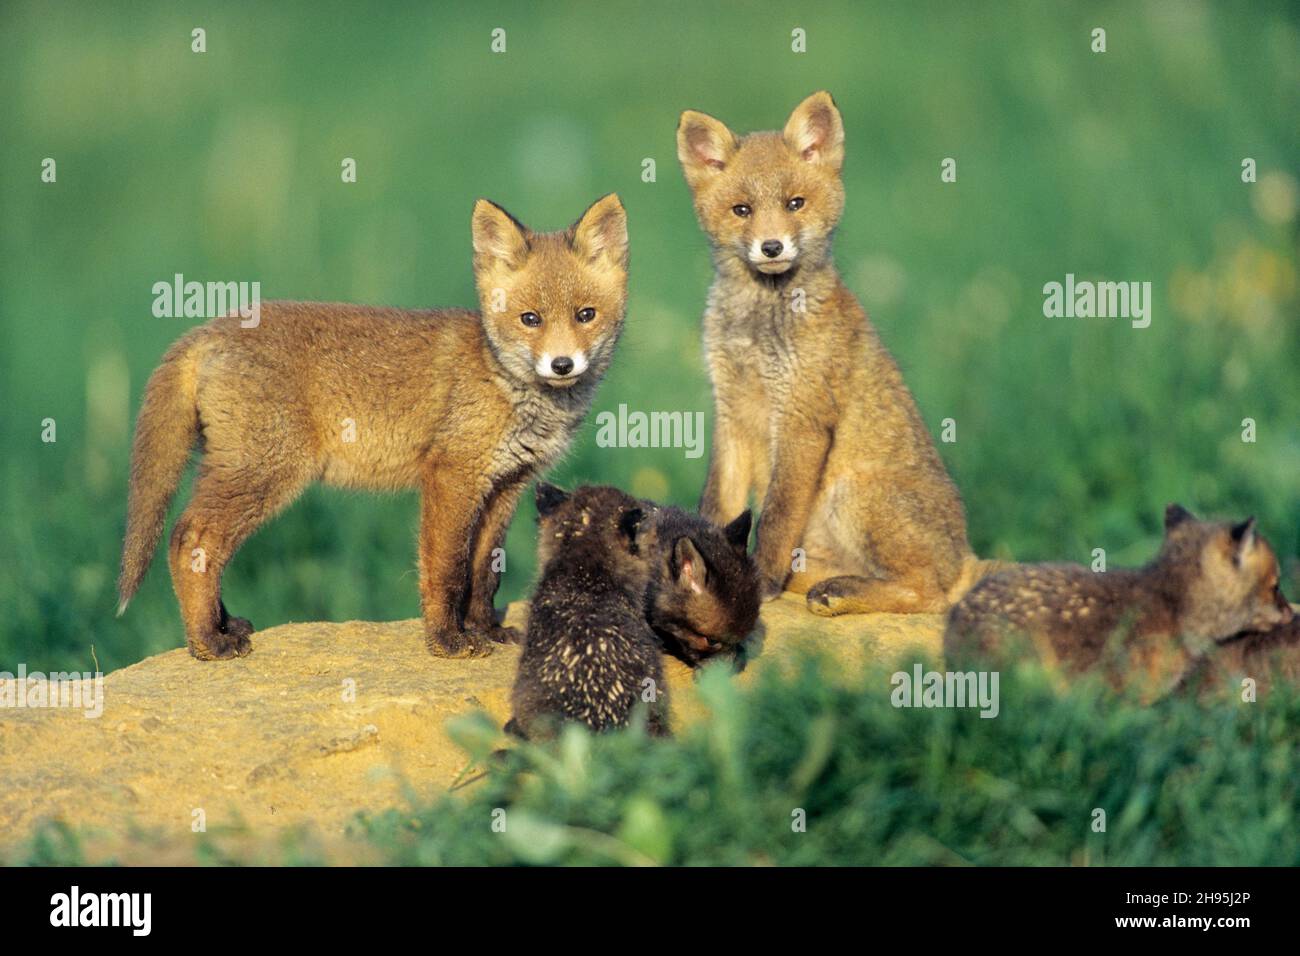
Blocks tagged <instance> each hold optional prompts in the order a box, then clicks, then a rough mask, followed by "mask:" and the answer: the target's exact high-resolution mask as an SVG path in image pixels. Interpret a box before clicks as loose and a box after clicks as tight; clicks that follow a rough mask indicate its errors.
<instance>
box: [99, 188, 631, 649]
mask: <svg viewBox="0 0 1300 956" xmlns="http://www.w3.org/2000/svg"><path fill="white" fill-rule="evenodd" d="M472 226H473V238H474V272H475V278H476V281H477V285H478V290H479V298H480V305H481V311H479V312H473V311H468V310H464V309H447V310H439V311H411V310H401V309H385V308H372V307H368V306H357V305H340V304H325V303H301V302H269V303H265V304H264V305H263V306H262V308H261V314H260V323H259V324H258V325H256V326H255V327H252V328H244V327H241V324H240V319H239V318H238V317H226V318H219V319H215V320H213V321H211V322H209V323H208V324H206V325H204V326H201V327H199V328H196V329H193V330H191V331H190V332H189V333H187V334H186V335H185V336H184V337H182V338H181V339H180V340H179V341H178V342H177V343H176V344H175V345H173V346H172V348H171V349H170V350H169V351H168V352H167V355H166V356H165V357H164V359H163V362H162V364H161V365H160V366H159V367H158V369H157V370H156V371H155V372H154V374H153V376H152V377H151V379H150V380H149V384H148V386H147V388H146V390H145V399H144V404H143V407H142V408H141V412H140V418H139V421H138V422H137V425H136V433H135V442H134V446H133V448H132V453H131V490H130V499H129V504H128V516H127V532H126V540H125V543H124V547H123V555H122V573H121V577H120V579H119V593H120V595H121V602H122V603H121V605H120V609H119V613H120V612H121V609H124V608H125V606H126V602H127V601H128V600H129V599H130V597H131V595H132V594H133V593H134V592H135V590H136V589H137V587H138V586H139V584H140V581H141V579H142V578H143V576H144V573H145V570H146V569H147V567H148V565H149V561H150V558H151V556H152V553H153V549H154V547H155V545H156V543H157V540H158V537H159V535H160V534H161V532H162V527H163V521H164V516H165V514H166V509H167V505H168V502H169V501H170V499H171V497H172V495H173V494H174V493H175V489H176V486H177V484H178V483H179V481H180V478H181V475H182V472H183V470H184V466H185V462H186V460H187V458H188V456H189V454H190V450H191V448H192V447H193V446H194V444H195V443H196V442H198V443H200V444H201V447H202V460H201V462H200V464H199V472H198V478H197V480H196V481H195V485H194V495H193V497H192V498H191V500H190V502H189V504H188V505H187V506H186V508H185V510H184V512H183V513H182V514H181V516H180V518H179V519H178V521H177V522H176V526H175V528H174V529H173V531H172V535H171V542H170V547H169V552H168V561H169V564H170V567H171V574H172V582H173V585H174V587H175V590H176V595H177V598H178V600H179V601H180V606H181V616H182V619H183V621H184V625H185V634H186V640H187V642H188V644H189V647H190V650H191V652H192V653H193V654H194V655H195V656H196V657H199V658H202V659H211V658H227V657H235V656H242V655H243V654H246V653H248V652H249V650H250V649H251V644H250V642H249V635H250V634H251V633H252V625H251V624H249V623H248V622H247V621H246V620H243V619H242V618H234V617H230V616H229V615H228V614H227V612H226V610H225V607H224V605H223V604H222V602H221V573H222V571H223V570H224V568H225V566H226V564H227V563H228V562H229V560H230V559H231V557H232V556H233V555H234V553H235V551H236V550H237V549H238V548H239V546H240V544H241V543H243V541H244V540H245V539H246V538H247V537H248V536H249V535H250V534H252V533H253V532H254V531H255V530H256V529H257V528H258V527H259V526H260V525H261V524H263V523H264V522H265V521H266V520H267V519H268V518H270V517H271V516H272V515H274V514H275V513H276V512H278V511H279V510H281V509H282V508H284V507H285V506H287V505H288V504H289V503H290V502H292V501H293V500H294V499H295V498H296V497H297V496H298V495H299V494H300V493H301V492H302V490H303V489H304V488H305V487H306V486H307V485H308V484H310V483H311V482H314V481H321V482H325V483H327V484H331V485H337V486H342V487H348V488H367V489H374V490H381V491H382V490H395V489H400V488H411V487H418V488H419V489H420V490H421V492H422V493H423V500H422V504H421V510H420V546H419V547H420V593H421V598H422V602H421V603H422V607H423V614H424V623H425V635H426V640H427V642H428V645H429V649H430V651H432V652H433V653H435V654H441V655H454V656H462V655H473V654H484V653H487V652H488V651H489V650H490V647H491V645H490V644H489V643H487V639H488V638H495V639H498V640H501V639H506V638H508V637H509V636H510V635H509V634H508V633H507V632H505V631H504V630H503V629H501V628H500V627H499V626H498V625H497V622H496V616H495V612H494V610H493V606H492V600H493V595H494V594H495V592H496V588H497V579H498V574H497V573H496V572H495V571H493V570H492V560H491V558H492V551H493V549H494V548H497V547H500V546H501V543H502V540H503V538H504V535H505V530H506V527H507V525H508V524H509V521H510V517H511V515H513V513H514V509H515V505H516V503H517V502H518V499H519V495H520V493H521V491H522V490H523V488H524V486H525V485H526V484H527V482H528V481H529V479H530V478H532V477H533V476H534V475H535V474H537V473H538V472H540V471H541V470H543V469H545V468H546V467H548V466H549V465H550V464H551V463H553V462H554V461H555V460H556V459H557V458H558V457H559V456H560V455H561V454H562V453H563V452H564V450H565V449H566V447H567V445H568V442H569V439H570V438H571V436H572V435H573V433H574V431H575V430H576V429H577V427H578V425H579V424H580V423H581V422H582V420H583V419H584V417H585V416H586V413H587V409H588V408H589V407H590V403H591V400H592V396H593V393H594V392H595V389H596V387H597V385H598V384H599V382H600V379H601V377H602V376H603V375H604V373H605V370H606V369H607V368H608V366H609V362H610V360H611V357H612V354H613V350H614V346H615V343H616V342H617V340H618V337H619V333H620V331H621V328H622V323H623V315H624V310H625V307H626V296H627V292H626V288H627V223H626V217H625V214H624V212H623V207H622V205H621V204H620V202H619V200H618V197H617V196H614V195H610V196H606V197H605V198H603V199H601V200H599V201H598V202H596V203H595V204H594V205H592V207H591V208H590V209H588V210H587V212H586V213H585V214H584V215H583V216H582V218H581V219H580V220H579V221H578V222H577V223H575V224H574V225H573V226H572V227H571V228H570V229H568V230H567V231H564V232H558V233H534V232H532V231H530V230H528V229H527V228H526V227H524V226H522V225H521V224H520V223H518V222H517V221H516V220H515V219H513V218H512V217H511V216H510V215H509V214H508V213H506V212H505V211H504V210H503V209H501V208H499V207H497V206H495V205H493V204H492V203H490V202H487V201H486V200H480V201H479V202H478V203H477V205H476V206H475V208H474V215H473V222H472ZM584 309H591V310H594V314H592V315H587V314H585V313H582V310H584ZM524 313H530V314H532V315H533V316H535V317H536V318H537V320H538V321H537V324H536V325H532V324H525V323H524V321H523V320H522V318H521V317H522V316H523V315H524ZM530 322H531V320H530ZM579 355H581V357H582V363H580V364H581V365H582V366H583V367H581V368H579V367H576V366H575V367H574V369H573V370H572V374H570V375H568V376H563V377H561V376H558V375H557V374H556V373H555V371H554V369H553V367H552V366H551V365H546V366H545V367H541V366H539V362H540V360H541V358H542V357H543V356H547V357H548V361H549V359H550V357H560V356H563V357H570V356H572V357H574V359H575V360H576V358H577V357H578V356H579ZM349 439H354V440H349ZM197 567H201V568H202V570H195V568H197Z"/></svg>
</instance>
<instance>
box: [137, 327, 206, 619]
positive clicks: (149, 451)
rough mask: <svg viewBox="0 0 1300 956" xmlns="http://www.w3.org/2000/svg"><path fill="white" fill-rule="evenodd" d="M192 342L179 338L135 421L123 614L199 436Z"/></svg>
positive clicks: (148, 388) (151, 382)
mask: <svg viewBox="0 0 1300 956" xmlns="http://www.w3.org/2000/svg"><path fill="white" fill-rule="evenodd" d="M189 345H190V343H189V342H188V341H186V340H181V341H180V342H177V343H176V344H175V345H174V346H172V348H171V350H170V351H169V352H168V353H167V354H166V356H164V357H163V361H162V364H161V365H159V366H158V368H157V369H155V370H154V373H153V375H151V376H150V377H149V384H148V385H146V386H145V390H144V402H143V403H142V404H141V406H140V417H139V418H138V419H137V420H136V423H135V441H134V442H133V443H132V445H131V490H130V494H129V496H128V498H127V506H126V540H125V541H124V542H123V543H122V571H121V573H120V574H119V576H118V579H117V594H118V598H119V601H118V605H117V613H118V616H119V617H120V616H121V614H122V612H123V611H125V610H126V605H127V603H128V602H129V601H130V600H131V597H132V595H134V594H135V592H136V589H138V588H139V587H140V582H141V581H142V580H143V579H144V575H145V572H146V571H148V570H149V562H150V561H151V560H152V559H153V552H154V548H156V547H157V546H158V539H159V538H160V537H161V536H162V530H163V522H164V521H166V519H167V507H168V505H170V504H171V500H172V496H173V495H174V494H176V487H177V486H178V485H179V484H180V482H181V475H182V474H184V472H185V465H186V463H187V462H188V461H189V457H190V449H191V448H193V447H194V441H195V439H196V438H197V437H198V432H199V416H198V409H197V408H196V407H195V395H194V385H193V378H192V376H190V375H189V374H187V371H188V370H187V366H188V365H189V361H188V353H189Z"/></svg>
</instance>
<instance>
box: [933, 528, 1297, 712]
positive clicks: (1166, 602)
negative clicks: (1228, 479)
mask: <svg viewBox="0 0 1300 956" xmlns="http://www.w3.org/2000/svg"><path fill="white" fill-rule="evenodd" d="M1291 616H1292V611H1291V606H1290V605H1289V604H1288V603H1287V602H1286V600H1285V599H1284V598H1283V597H1282V592H1281V591H1280V590H1279V589H1278V566H1277V558H1276V557H1274V555H1273V550H1272V548H1270V547H1269V545H1268V542H1266V541H1265V540H1264V539H1262V538H1260V537H1259V536H1258V535H1257V534H1256V533H1255V519H1254V518H1251V519H1248V520H1246V521H1243V522H1241V523H1239V524H1229V523H1227V522H1207V521H1198V520H1196V519H1195V518H1194V517H1193V516H1192V515H1191V514H1190V513H1189V512H1188V511H1187V510H1186V509H1185V508H1183V507H1182V506H1181V505H1176V504H1175V505H1170V506H1169V507H1168V508H1167V509H1165V539H1164V543H1163V544H1162V545H1161V547H1160V553H1159V554H1157V555H1156V556H1155V558H1154V559H1153V560H1152V561H1151V562H1150V563H1149V564H1147V565H1146V566H1145V567H1142V568H1138V569H1136V570H1115V571H1104V572H1096V573H1094V572H1092V571H1090V570H1088V569H1087V568H1085V567H1083V566H1081V565H1077V564H1029V565H1021V566H1018V567H1015V568H1012V569H1010V570H1005V571H1000V572H998V573H996V574H993V575H991V576H989V577H987V578H985V579H984V580H982V581H981V582H979V584H977V585H975V587H974V588H972V589H971V591H970V593H968V594H967V595H966V596H965V597H964V598H962V599H961V601H959V602H958V603H957V605H956V606H955V607H953V609H952V610H951V611H950V612H949V614H948V626H947V631H946V633H945V634H944V640H943V646H944V655H945V657H947V658H949V659H957V660H961V659H964V658H968V657H970V656H972V655H979V654H986V653H989V652H994V653H996V652H998V651H1000V650H1002V649H1003V646H1004V644H1005V643H1006V642H1007V641H1009V640H1014V639H1015V638H1017V637H1022V638H1028V639H1029V641H1030V642H1031V643H1032V645H1034V646H1035V647H1036V648H1037V650H1038V652H1039V656H1040V657H1042V658H1046V662H1047V663H1059V664H1060V665H1061V666H1062V667H1063V669H1064V670H1065V671H1067V672H1071V673H1078V672H1081V671H1086V670H1091V669H1093V668H1096V667H1100V668H1102V671H1103V673H1104V674H1105V676H1106V677H1107V679H1108V680H1109V681H1110V683H1111V684H1112V685H1113V686H1115V687H1120V686H1125V685H1129V684H1131V683H1133V684H1141V683H1143V682H1147V684H1148V686H1151V687H1159V688H1161V689H1168V688H1169V687H1171V686H1173V685H1175V684H1177V682H1178V680H1179V678H1181V677H1183V676H1185V675H1186V674H1187V673H1189V669H1190V668H1191V667H1193V666H1194V665H1198V663H1199V661H1200V659H1201V657H1202V656H1203V655H1205V654H1206V653H1207V652H1209V651H1211V650H1212V649H1213V648H1214V646H1215V644H1216V643H1218V642H1222V641H1225V640H1228V639H1229V638H1231V637H1232V636H1233V635H1235V634H1237V633H1238V632H1240V631H1245V630H1250V631H1266V630H1268V629H1269V628H1272V627H1275V626H1276V625H1279V624H1285V623H1287V622H1288V621H1289V620H1290V619H1291Z"/></svg>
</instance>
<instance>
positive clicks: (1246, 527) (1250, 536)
mask: <svg viewBox="0 0 1300 956" xmlns="http://www.w3.org/2000/svg"><path fill="white" fill-rule="evenodd" d="M1228 533H1229V535H1230V536H1231V538H1232V544H1233V547H1234V551H1233V560H1234V561H1235V562H1236V563H1237V564H1238V565H1240V564H1241V560H1242V558H1244V557H1246V556H1247V555H1249V554H1250V552H1251V551H1253V550H1254V548H1255V519H1254V518H1253V517H1250V518H1247V519H1246V520H1245V521H1242V522H1240V523H1239V524H1234V525H1233V526H1232V528H1231V529H1230V530H1229V532H1228Z"/></svg>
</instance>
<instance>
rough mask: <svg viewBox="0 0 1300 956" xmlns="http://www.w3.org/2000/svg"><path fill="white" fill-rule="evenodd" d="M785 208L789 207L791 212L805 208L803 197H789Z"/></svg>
mask: <svg viewBox="0 0 1300 956" xmlns="http://www.w3.org/2000/svg"><path fill="white" fill-rule="evenodd" d="M785 208H786V209H789V210H790V211H791V212H798V211H799V210H800V209H802V208H803V197H802V196H795V197H794V198H793V199H787V200H786V201H785Z"/></svg>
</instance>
